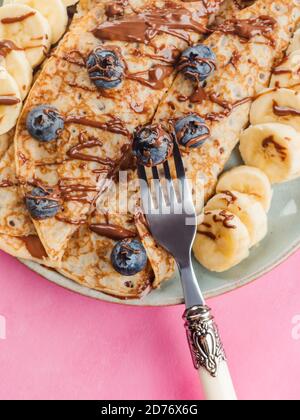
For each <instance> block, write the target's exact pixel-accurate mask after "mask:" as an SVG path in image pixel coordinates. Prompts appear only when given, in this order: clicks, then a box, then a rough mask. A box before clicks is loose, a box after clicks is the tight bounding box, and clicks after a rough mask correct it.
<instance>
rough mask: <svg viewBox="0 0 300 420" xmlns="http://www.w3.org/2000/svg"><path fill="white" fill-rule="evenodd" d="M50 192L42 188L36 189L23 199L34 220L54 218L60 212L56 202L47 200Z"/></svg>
mask: <svg viewBox="0 0 300 420" xmlns="http://www.w3.org/2000/svg"><path fill="white" fill-rule="evenodd" d="M51 192H52V191H49V192H47V191H45V190H44V189H42V188H39V187H36V188H34V189H33V190H32V191H31V192H30V193H29V194H27V196H26V198H25V204H26V207H27V209H28V211H29V213H30V214H31V216H32V217H33V219H36V220H43V219H49V218H50V217H54V216H55V215H56V214H57V213H58V212H59V210H60V205H59V202H58V201H57V200H54V199H50V198H49V199H47V198H43V197H47V196H48V195H49V194H51Z"/></svg>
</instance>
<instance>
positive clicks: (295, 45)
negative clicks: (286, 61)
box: [287, 29, 300, 54]
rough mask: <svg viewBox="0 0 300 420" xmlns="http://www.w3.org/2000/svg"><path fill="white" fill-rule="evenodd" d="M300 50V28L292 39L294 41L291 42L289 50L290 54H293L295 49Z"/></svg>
mask: <svg viewBox="0 0 300 420" xmlns="http://www.w3.org/2000/svg"><path fill="white" fill-rule="evenodd" d="M297 50H300V29H298V30H297V31H296V32H295V34H294V36H293V39H292V42H291V43H290V46H289V48H288V50H287V53H288V54H291V53H292V52H294V51H297Z"/></svg>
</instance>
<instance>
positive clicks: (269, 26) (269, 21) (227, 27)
mask: <svg viewBox="0 0 300 420" xmlns="http://www.w3.org/2000/svg"><path fill="white" fill-rule="evenodd" d="M276 24H277V22H276V20H275V19H273V18H272V17H270V16H266V15H261V16H258V17H255V18H250V19H229V20H227V21H226V22H224V23H222V24H220V25H218V26H216V27H214V28H213V32H215V31H218V32H223V33H225V34H232V35H237V36H239V37H240V38H241V39H243V40H245V41H249V40H251V39H252V38H253V37H255V36H257V35H261V36H263V37H265V38H266V39H267V40H268V42H269V44H270V45H272V46H274V45H275V39H274V38H273V37H272V32H273V30H274V28H275V26H276Z"/></svg>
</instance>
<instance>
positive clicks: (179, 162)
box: [173, 140, 185, 179]
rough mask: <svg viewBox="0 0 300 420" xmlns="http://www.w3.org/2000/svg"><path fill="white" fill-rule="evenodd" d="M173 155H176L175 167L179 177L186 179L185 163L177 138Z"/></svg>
mask: <svg viewBox="0 0 300 420" xmlns="http://www.w3.org/2000/svg"><path fill="white" fill-rule="evenodd" d="M173 156H174V161H175V167H176V172H177V176H178V178H179V179H185V169H184V165H183V160H182V157H181V153H180V150H179V146H178V143H177V141H176V140H174V149H173Z"/></svg>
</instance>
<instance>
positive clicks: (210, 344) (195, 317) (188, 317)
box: [183, 305, 226, 377]
mask: <svg viewBox="0 0 300 420" xmlns="http://www.w3.org/2000/svg"><path fill="white" fill-rule="evenodd" d="M183 318H184V319H185V324H184V326H185V328H186V335H187V339H188V343H189V346H190V350H191V355H192V359H193V362H194V366H195V369H199V368H200V367H203V368H205V369H206V370H207V371H208V373H209V374H210V375H212V376H214V377H216V376H217V374H218V368H219V364H220V362H222V361H226V355H225V351H224V349H223V345H222V343H221V340H220V336H219V332H218V327H217V325H216V324H215V322H214V317H213V316H212V315H211V310H210V308H209V307H208V306H200V305H199V306H193V307H192V308H190V309H187V310H186V311H185V313H184V315H183Z"/></svg>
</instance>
